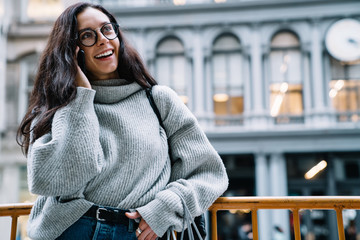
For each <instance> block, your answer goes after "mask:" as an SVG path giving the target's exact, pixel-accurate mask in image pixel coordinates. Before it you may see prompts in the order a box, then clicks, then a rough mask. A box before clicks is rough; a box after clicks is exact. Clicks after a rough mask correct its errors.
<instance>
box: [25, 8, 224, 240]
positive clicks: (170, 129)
mask: <svg viewBox="0 0 360 240" xmlns="http://www.w3.org/2000/svg"><path fill="white" fill-rule="evenodd" d="M80 65H81V67H82V68H81V67H80ZM151 89H152V91H151V93H152V96H153V98H151V101H152V102H151V103H152V104H154V105H156V106H157V108H158V111H159V113H158V117H159V119H158V117H157V115H156V114H155V113H154V111H155V110H153V108H152V105H150V104H149V101H150V99H148V98H147V95H146V93H145V91H144V90H147V92H149V90H151ZM160 123H161V124H162V125H161V126H160ZM168 139H171V141H170V140H168ZM18 140H19V143H20V144H21V145H22V147H23V150H24V151H25V153H26V154H27V158H28V185H29V190H30V191H31V192H32V193H34V194H37V195H39V197H38V198H37V200H36V201H35V204H34V207H33V209H32V212H31V214H30V218H29V222H28V234H29V237H30V238H31V239H34V240H37V239H58V240H61V239H66V240H72V239H74V240H75V239H76V240H78V239H84V240H85V239H128V240H132V239H139V240H144V239H149V240H155V239H156V238H157V237H158V236H159V237H161V236H164V235H165V233H166V232H169V233H170V232H171V231H172V230H176V231H182V230H183V229H184V225H185V221H186V220H184V219H188V218H192V217H196V216H199V215H202V214H203V213H204V212H205V211H206V210H207V209H208V207H209V206H211V204H212V203H213V202H214V201H215V200H216V199H217V198H218V197H219V196H220V195H221V194H222V193H223V192H224V191H225V190H226V188H227V185H228V178H227V175H226V171H225V168H224V165H223V162H222V160H221V158H220V156H219V155H218V154H217V152H216V151H215V149H214V148H213V147H212V146H211V144H210V142H209V141H208V139H207V138H206V135H205V133H204V132H203V131H202V129H201V127H200V126H199V124H198V122H197V121H196V119H195V117H194V116H193V115H192V113H191V112H190V111H189V109H188V108H187V107H186V106H185V105H184V104H183V102H182V101H181V99H180V98H179V97H178V96H177V94H176V93H175V92H173V91H172V90H171V89H170V88H168V87H165V86H157V83H156V81H155V80H154V79H153V77H152V76H151V75H150V74H149V72H148V70H147V69H146V68H145V66H144V64H143V62H142V61H141V58H140V56H139V55H138V53H137V52H136V50H135V49H134V48H133V47H131V46H130V45H129V44H128V42H127V41H126V39H125V37H124V34H123V32H122V31H121V26H119V25H118V23H117V21H116V19H115V18H114V16H113V15H111V14H110V13H109V12H108V11H107V10H106V9H104V8H103V7H102V6H100V5H93V4H89V3H78V4H74V5H72V6H70V7H68V8H67V9H66V10H65V11H64V12H63V13H62V14H61V15H60V16H59V18H58V19H57V20H56V22H55V25H54V27H53V30H52V32H51V33H50V37H49V40H48V43H47V46H46V48H45V50H44V52H43V55H42V57H41V59H40V66H39V70H38V73H37V75H36V78H35V83H34V88H33V92H32V93H31V97H30V106H29V108H28V110H27V113H26V115H25V117H24V119H23V121H22V122H21V125H20V127H19V129H18ZM168 144H170V146H169V145H168ZM169 149H171V151H169ZM214 182H216V183H217V184H216V185H214V184H212V183H214ZM136 219H137V220H136ZM135 220H136V221H135ZM54 223H56V224H54Z"/></svg>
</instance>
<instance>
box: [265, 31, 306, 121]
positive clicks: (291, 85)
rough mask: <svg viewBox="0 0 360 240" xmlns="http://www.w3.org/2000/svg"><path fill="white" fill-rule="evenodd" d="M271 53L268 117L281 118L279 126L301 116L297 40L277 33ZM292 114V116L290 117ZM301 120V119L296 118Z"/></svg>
mask: <svg viewBox="0 0 360 240" xmlns="http://www.w3.org/2000/svg"><path fill="white" fill-rule="evenodd" d="M271 47H272V50H271V53H270V57H269V60H270V71H271V85H270V115H271V116H273V117H278V116H281V115H283V116H289V117H287V118H282V120H281V121H278V120H277V122H278V123H291V122H298V120H295V116H298V117H301V116H299V115H302V114H303V97H302V72H301V71H302V67H301V66H302V64H301V61H302V55H301V51H300V48H299V40H298V38H297V37H296V36H295V35H294V34H292V33H289V32H282V33H279V34H277V35H276V36H275V37H274V38H273V40H272V42H271ZM291 115H292V116H291ZM299 120H300V119H299Z"/></svg>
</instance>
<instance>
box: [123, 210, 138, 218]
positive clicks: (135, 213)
mask: <svg viewBox="0 0 360 240" xmlns="http://www.w3.org/2000/svg"><path fill="white" fill-rule="evenodd" d="M125 215H126V216H127V217H128V218H130V219H136V218H141V215H140V213H138V212H137V211H136V212H126V213H125Z"/></svg>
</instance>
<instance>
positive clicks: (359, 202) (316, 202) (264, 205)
mask: <svg viewBox="0 0 360 240" xmlns="http://www.w3.org/2000/svg"><path fill="white" fill-rule="evenodd" d="M31 207H32V204H21V203H20V204H3V205H0V217H4V216H10V217H11V218H12V224H11V236H10V239H11V240H15V239H16V228H17V219H18V217H19V216H21V215H28V214H29V213H30V210H31ZM259 209H287V210H291V211H292V212H293V219H294V220H293V221H294V237H295V240H301V235H300V218H299V211H300V210H305V209H306V210H308V209H318V210H333V211H335V212H336V217H337V228H338V233H339V236H338V238H339V240H345V232H344V225H343V216H342V211H343V210H344V209H360V197H337V196H336V197H333V196H331V197H330V196H324V197H221V198H219V199H218V200H216V202H215V203H214V204H213V205H212V206H211V207H210V208H209V211H210V212H211V239H212V240H217V215H216V213H217V212H218V211H219V210H250V211H251V216H252V217H251V219H252V229H253V239H254V240H258V239H259V229H260V231H261V226H259V225H258V217H257V211H258V210H259ZM259 227H260V228H259Z"/></svg>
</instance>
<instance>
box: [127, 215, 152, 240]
mask: <svg viewBox="0 0 360 240" xmlns="http://www.w3.org/2000/svg"><path fill="white" fill-rule="evenodd" d="M125 215H126V216H127V217H128V218H130V219H136V218H141V215H140V213H139V212H137V211H136V212H127V213H125ZM135 234H136V237H137V238H138V240H155V239H156V238H157V235H156V234H155V233H154V231H153V230H152V229H151V228H150V226H149V225H148V224H147V223H146V221H145V220H144V219H142V218H141V220H140V223H139V227H138V228H137V229H136V231H135Z"/></svg>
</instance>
